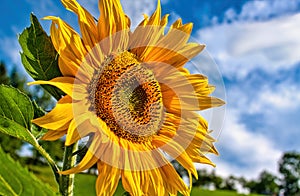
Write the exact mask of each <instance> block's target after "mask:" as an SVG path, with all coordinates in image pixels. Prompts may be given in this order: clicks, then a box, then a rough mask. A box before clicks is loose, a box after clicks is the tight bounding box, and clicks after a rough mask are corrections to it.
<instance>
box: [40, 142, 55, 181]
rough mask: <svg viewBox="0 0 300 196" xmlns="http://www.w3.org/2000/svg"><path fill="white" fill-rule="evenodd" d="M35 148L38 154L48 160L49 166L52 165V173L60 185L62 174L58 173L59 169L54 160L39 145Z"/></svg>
mask: <svg viewBox="0 0 300 196" xmlns="http://www.w3.org/2000/svg"><path fill="white" fill-rule="evenodd" d="M35 148H36V149H37V150H38V152H39V153H40V154H41V155H43V157H44V158H45V159H46V160H47V162H48V164H49V165H50V167H51V169H52V171H53V174H54V176H55V180H56V182H57V184H59V181H60V180H59V179H60V174H59V173H58V172H59V169H58V167H57V165H56V164H55V162H54V160H53V159H52V158H51V156H50V155H49V154H48V153H47V152H46V151H45V149H44V148H43V147H42V146H40V145H39V144H38V143H37V144H36V145H35Z"/></svg>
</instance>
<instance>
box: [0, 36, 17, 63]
mask: <svg viewBox="0 0 300 196" xmlns="http://www.w3.org/2000/svg"><path fill="white" fill-rule="evenodd" d="M0 42H1V45H0V50H1V52H2V54H4V55H5V56H6V57H7V58H8V60H9V61H10V62H11V63H13V64H15V65H20V64H21V57H20V50H21V47H20V45H19V43H18V39H17V36H15V37H3V38H0Z"/></svg>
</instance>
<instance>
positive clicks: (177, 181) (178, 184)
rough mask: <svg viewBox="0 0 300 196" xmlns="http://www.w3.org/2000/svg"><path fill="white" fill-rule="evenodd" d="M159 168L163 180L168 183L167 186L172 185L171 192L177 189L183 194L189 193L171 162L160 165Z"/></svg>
mask: <svg viewBox="0 0 300 196" xmlns="http://www.w3.org/2000/svg"><path fill="white" fill-rule="evenodd" d="M159 170H160V172H161V174H162V177H163V179H164V181H165V182H166V183H168V184H169V185H168V186H169V187H172V189H173V191H172V192H174V190H178V191H179V192H180V193H181V194H183V195H186V196H188V195H190V191H189V189H188V187H187V186H186V185H185V183H184V182H183V180H182V179H181V177H180V176H179V175H178V173H177V172H176V170H175V169H174V167H173V166H172V165H171V164H167V165H164V166H162V167H160V168H159ZM170 179H172V180H170ZM169 190H170V188H169Z"/></svg>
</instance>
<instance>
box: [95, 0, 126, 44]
mask: <svg viewBox="0 0 300 196" xmlns="http://www.w3.org/2000/svg"><path fill="white" fill-rule="evenodd" d="M99 10H100V18H99V22H98V32H99V36H100V40H103V39H104V38H107V37H109V36H111V35H113V34H115V33H116V32H118V31H122V30H125V29H128V28H129V25H130V21H129V20H128V17H127V16H126V15H125V14H124V12H123V9H122V6H121V3H120V0H99Z"/></svg>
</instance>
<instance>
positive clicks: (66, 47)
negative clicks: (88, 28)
mask: <svg viewBox="0 0 300 196" xmlns="http://www.w3.org/2000/svg"><path fill="white" fill-rule="evenodd" d="M44 19H46V20H52V24H51V29H50V34H51V40H52V42H53V45H54V47H55V49H56V51H57V52H58V54H59V55H60V56H59V58H62V59H63V60H64V64H65V65H66V64H67V66H66V68H63V69H62V66H63V65H60V68H61V69H62V73H63V74H66V76H74V75H75V74H76V72H77V71H75V72H74V71H73V70H77V69H78V67H79V65H80V64H81V61H82V59H83V58H84V56H85V54H86V49H85V47H84V46H83V44H82V41H81V38H80V36H79V35H78V33H76V32H75V30H74V29H73V28H72V27H70V26H69V25H68V24H67V23H65V22H64V21H63V20H61V19H60V18H58V17H54V16H48V17H45V18H44ZM68 67H70V68H68ZM66 70H68V71H67V72H66Z"/></svg>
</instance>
